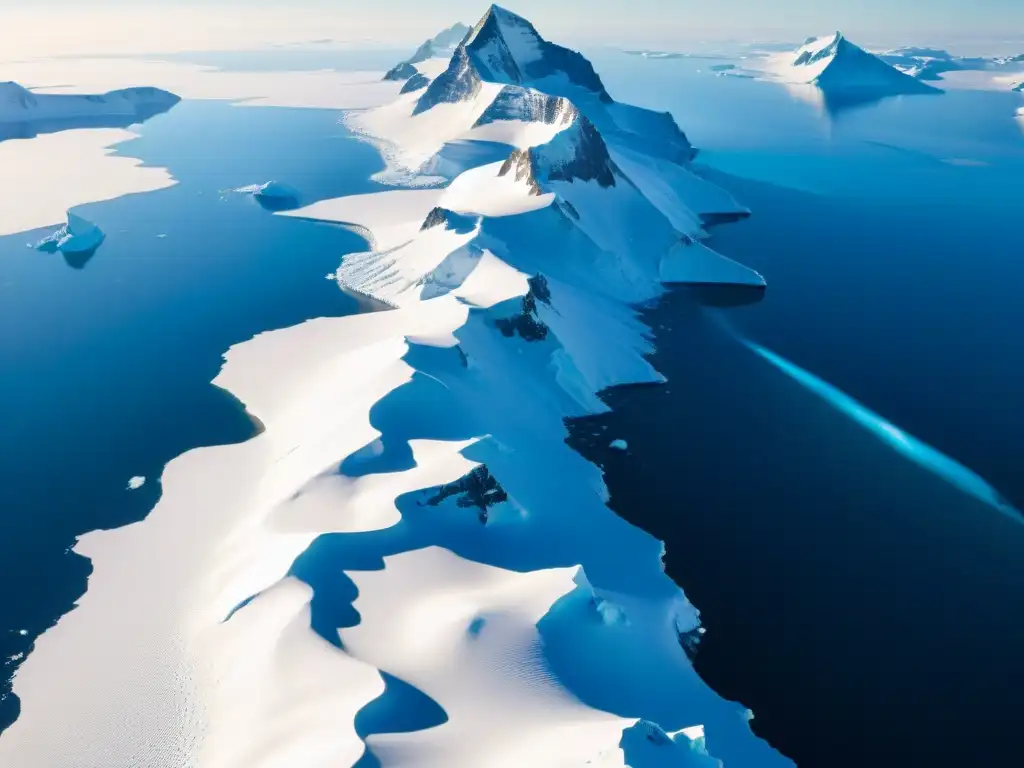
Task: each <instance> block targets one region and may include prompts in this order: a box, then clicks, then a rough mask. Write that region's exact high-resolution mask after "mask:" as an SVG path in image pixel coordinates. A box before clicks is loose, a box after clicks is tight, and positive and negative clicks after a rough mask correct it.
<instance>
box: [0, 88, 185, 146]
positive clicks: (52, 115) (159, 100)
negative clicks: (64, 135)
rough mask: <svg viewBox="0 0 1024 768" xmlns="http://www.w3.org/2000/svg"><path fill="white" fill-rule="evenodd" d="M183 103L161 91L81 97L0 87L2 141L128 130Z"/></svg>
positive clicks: (111, 93) (0, 136) (151, 89)
mask: <svg viewBox="0 0 1024 768" xmlns="http://www.w3.org/2000/svg"><path fill="white" fill-rule="evenodd" d="M180 100H181V99H179V98H178V97H177V96H175V95H174V94H173V93H169V92H168V91H164V90H161V89H159V88H124V89H122V90H118V91H110V92H109V93H104V94H100V95H78V94H55V93H33V92H32V91H30V90H28V89H27V88H24V87H22V86H20V85H18V84H17V83H13V82H6V83H0V140H3V139H10V138H30V137H32V136H36V135H38V134H40V133H52V132H54V131H61V130H66V129H68V128H102V127H106V128H125V127H127V126H129V125H132V124H134V123H140V122H142V121H144V120H147V119H149V118H150V117H153V116H154V115H158V114H160V113H162V112H166V111H167V110H169V109H170V108H171V107H173V106H174V105H175V104H177V103H178V102H179V101H180Z"/></svg>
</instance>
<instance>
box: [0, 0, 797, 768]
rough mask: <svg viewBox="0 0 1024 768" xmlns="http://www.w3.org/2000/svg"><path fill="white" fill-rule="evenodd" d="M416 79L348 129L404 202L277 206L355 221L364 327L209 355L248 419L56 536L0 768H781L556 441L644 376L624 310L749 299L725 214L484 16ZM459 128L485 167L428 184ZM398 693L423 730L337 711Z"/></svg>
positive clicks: (678, 151)
mask: <svg viewBox="0 0 1024 768" xmlns="http://www.w3.org/2000/svg"><path fill="white" fill-rule="evenodd" d="M418 66H424V64H420V65H418ZM431 66H433V65H427V66H425V69H426V70H427V71H429V72H430V74H428V72H427V71H423V70H419V69H418V70H417V71H419V72H423V74H424V76H425V77H428V76H429V77H430V79H431V82H430V84H429V85H428V86H427V87H426V88H422V89H417V90H414V91H409V92H407V93H404V94H398V95H397V98H396V99H395V101H394V102H392V103H389V104H386V105H382V106H379V107H374V108H370V109H364V110H354V111H351V112H348V113H346V114H345V116H344V119H345V121H346V123H347V124H349V125H351V126H353V127H354V128H355V129H357V130H359V131H360V132H361V133H362V135H363V136H364V138H365V139H366V140H367V141H372V142H374V144H375V145H376V146H378V147H379V148H380V150H381V152H382V156H383V157H384V158H385V160H386V162H387V163H388V166H389V168H388V172H389V173H390V176H389V177H388V178H389V180H391V181H393V182H397V183H400V184H401V186H399V187H397V188H393V189H390V190H387V191H382V192H377V193H373V194H367V195H357V196H349V197H344V198H337V199H332V200H321V201H317V202H313V203H311V204H309V205H305V206H303V207H301V208H297V209H294V210H289V211H279V212H277V213H276V214H275V215H281V216H290V217H296V218H300V219H309V220H316V221H327V222H332V223H337V224H341V225H344V226H347V227H350V228H352V229H353V230H354V231H356V232H358V233H359V234H361V235H362V236H363V237H364V238H365V239H366V242H367V250H366V251H364V252H361V253H353V254H348V255H346V256H345V257H344V259H343V260H342V262H341V264H340V266H339V267H338V269H337V271H336V273H335V274H334V275H333V276H332V277H333V279H335V280H336V281H337V282H338V284H339V287H340V288H342V289H344V290H346V291H349V292H352V293H354V294H356V295H360V296H363V297H365V298H366V299H367V300H368V301H372V302H373V303H374V304H375V306H377V307H378V308H379V309H380V311H375V312H367V313H363V314H357V315H351V316H346V317H327V318H318V319H313V320H309V321H307V322H305V323H302V324H300V325H297V326H294V327H290V328H283V329H279V330H276V331H271V332H268V333H263V334H260V335H258V336H256V337H255V338H253V339H250V340H248V341H244V342H242V343H240V344H237V345H235V346H233V347H232V348H231V349H229V350H228V351H227V352H226V354H225V359H224V365H223V367H222V369H221V371H220V373H219V374H218V375H217V377H216V379H215V380H214V382H213V383H214V385H216V386H218V387H220V388H222V389H225V390H227V391H228V392H230V393H232V394H233V395H234V396H235V397H236V398H238V400H239V401H240V402H241V403H242V404H244V407H245V409H246V411H247V412H248V413H249V414H250V415H251V416H252V418H253V420H254V423H258V429H257V430H256V434H254V436H253V437H252V438H251V439H250V440H248V441H246V442H243V443H239V444H234V445H222V446H211V447H204V448H198V449H195V450H191V451H189V452H187V453H185V454H183V455H182V456H179V457H178V458H176V459H174V460H173V461H171V462H170V463H169V464H168V465H167V466H166V467H165V468H164V471H163V473H162V476H161V478H160V483H161V488H162V496H161V498H160V500H159V501H158V503H157V504H156V506H155V507H154V509H153V510H152V511H151V513H150V514H149V516H148V517H147V518H146V519H145V520H144V521H142V522H139V523H136V524H133V525H129V526H126V527H123V528H119V529H116V530H109V531H96V532H93V533H90V534H87V535H86V536H84V537H82V538H81V539H80V540H79V542H78V543H77V544H76V546H75V550H76V551H77V552H78V553H80V554H82V555H83V556H85V557H88V558H90V559H91V561H92V567H93V570H92V574H91V576H90V579H89V588H88V591H87V592H86V593H85V595H83V596H82V598H81V599H80V600H79V601H78V605H77V608H76V610H74V611H72V612H71V613H69V614H67V615H66V616H64V617H62V618H61V619H60V621H59V622H58V623H57V624H56V625H55V626H54V627H53V628H52V629H50V630H49V631H47V632H46V633H44V634H43V635H42V636H41V637H40V638H39V639H38V641H37V642H36V645H35V649H34V650H33V652H32V654H31V655H30V656H29V657H28V659H27V660H26V661H25V662H24V664H23V665H22V666H21V667H20V668H19V669H18V671H17V674H16V678H15V683H14V685H15V692H16V693H17V695H18V696H19V697H20V699H21V702H22V715H21V717H20V718H19V720H18V721H16V722H15V724H14V725H13V726H12V727H11V728H10V729H9V730H8V731H7V732H5V733H4V735H3V737H2V738H0V763H2V764H4V765H8V764H10V765H18V766H25V768H43V767H44V766H50V765H130V764H145V765H148V766H154V768H181V767H182V766H199V767H202V766H216V767H217V768H233V767H234V766H238V768H242V766H244V767H245V768H276V767H277V766H281V765H302V766H304V768H317V767H318V766H324V768H326V767H327V766H337V765H357V764H359V765H366V764H372V763H374V762H376V763H377V764H380V765H381V766H385V767H386V768H389V767H391V766H438V768H440V766H452V765H473V766H493V767H494V768H521V766H524V765H529V766H538V767H541V766H552V767H555V766H566V765H584V764H591V765H600V766H604V768H611V767H612V766H614V767H615V768H625V766H627V765H629V766H632V767H633V768H639V767H640V766H643V767H644V768H647V767H648V766H666V767H667V766H676V765H694V766H708V768H710V766H713V765H721V764H722V763H724V764H725V765H728V766H730V767H735V768H744V767H750V768H774V767H775V766H787V765H790V764H791V763H790V762H789V761H788V760H787V759H786V758H784V757H783V756H782V755H780V754H779V753H778V752H776V751H775V750H774V749H772V748H771V747H770V746H769V745H767V744H765V743H764V742H762V741H760V740H759V739H758V738H756V737H755V736H754V735H753V733H752V732H751V730H750V727H749V717H748V712H747V710H746V709H745V708H744V707H743V706H741V705H739V704H735V703H732V702H728V701H725V700H723V699H721V698H720V697H719V696H717V695H716V694H715V693H714V692H713V691H711V690H710V689H708V687H707V686H706V685H705V684H704V683H703V682H702V681H701V680H700V678H699V677H698V675H697V674H696V672H695V671H694V669H693V666H692V664H691V662H690V659H689V658H688V656H687V653H686V650H685V648H686V644H687V642H688V638H689V637H691V636H692V634H693V633H694V632H697V631H699V628H700V617H699V612H698V611H697V609H696V608H695V607H694V606H693V605H691V604H690V603H689V601H688V600H687V599H686V596H685V595H684V594H683V592H682V591H681V590H680V588H679V587H678V586H677V585H676V584H675V583H673V582H672V581H671V579H670V578H669V577H668V576H667V575H666V574H665V572H664V568H663V565H662V559H661V558H662V554H663V545H662V544H661V542H659V541H657V540H656V539H654V538H653V537H651V536H650V535H649V534H647V533H645V532H644V531H642V530H640V529H638V528H636V527H634V526H632V525H630V524H629V523H627V522H625V521H624V520H623V519H621V518H619V517H618V516H617V515H616V514H614V512H612V511H611V510H610V509H609V507H608V505H607V502H608V490H607V488H606V487H605V484H604V481H603V475H602V471H601V470H600V469H599V468H598V467H597V466H595V465H593V464H590V463H589V462H587V461H586V460H584V459H583V458H582V456H580V455H579V454H577V453H576V452H574V451H573V450H572V449H571V448H570V447H569V446H568V445H567V444H566V442H565V438H566V437H567V428H566V426H565V420H566V419H567V418H570V417H573V416H580V415H585V414H592V413H597V412H601V411H603V410H607V407H608V406H607V405H606V404H605V403H604V402H603V401H602V399H601V398H600V396H599V395H600V393H601V392H602V391H603V390H605V389H607V388H608V387H612V386H616V385H621V384H630V383H650V384H657V383H661V382H663V381H664V377H663V376H662V375H661V374H660V373H659V372H658V371H657V370H656V369H655V368H654V367H653V366H652V364H651V363H650V361H649V360H648V359H647V355H648V354H649V353H650V352H651V351H652V349H653V347H652V340H651V331H650V329H649V328H647V327H646V326H645V325H644V324H643V323H642V322H641V320H640V317H639V314H638V310H637V308H636V307H637V305H638V304H643V303H646V302H650V301H656V300H657V299H658V298H659V297H660V296H662V295H663V294H664V293H665V291H667V290H668V289H669V286H671V285H673V284H684V285H698V286H699V285H721V286H731V285H741V286H744V287H750V286H755V287H757V288H758V289H763V288H764V286H765V281H764V279H763V277H761V276H760V275H759V274H757V273H756V272H754V271H753V270H750V269H749V268H747V267H745V266H743V265H741V264H738V263H737V262H734V261H732V260H729V259H727V258H725V257H724V256H722V255H720V254H717V253H716V252H715V251H714V250H713V249H712V248H710V247H709V246H708V245H707V244H706V242H705V241H706V240H707V238H708V233H707V231H706V227H707V225H708V223H709V222H715V221H719V220H721V219H722V217H724V218H726V219H729V218H740V217H743V216H746V215H749V214H750V211H748V210H747V209H746V208H745V207H744V206H742V204H740V203H739V202H738V201H736V200H735V199H733V198H732V196H731V195H729V193H728V192H726V191H725V190H723V189H721V188H719V187H717V186H716V185H714V184H713V183H711V182H709V181H707V180H705V179H704V178H702V177H701V175H700V172H699V169H698V168H696V167H695V166H694V165H693V158H694V156H695V154H696V150H695V149H694V147H693V146H692V145H691V144H690V142H689V140H688V139H687V137H686V135H685V134H684V133H683V131H682V130H681V129H680V128H679V126H678V125H677V124H676V122H675V120H674V119H673V118H672V117H671V115H668V114H664V113H658V112H652V111H650V110H645V109H641V108H638V107H633V106H630V105H626V104H622V103H619V102H617V101H615V100H614V99H613V97H612V96H611V94H610V93H609V92H608V91H607V90H606V89H605V88H604V85H603V83H602V82H601V80H600V77H599V76H598V75H597V73H596V72H595V71H594V69H593V67H592V66H591V65H590V64H589V62H587V61H586V59H584V58H583V57H582V56H581V55H580V54H578V53H576V52H573V51H570V50H568V49H566V48H562V47H560V46H557V45H554V44H553V43H549V42H548V41H546V40H544V39H543V38H542V37H541V36H540V34H539V33H538V32H537V31H536V29H535V28H534V27H533V25H532V24H531V23H530V22H528V21H527V20H525V19H523V18H522V17H519V16H517V15H515V14H513V13H511V12H510V11H507V10H504V9H502V8H500V7H497V6H493V7H492V8H490V9H489V10H488V11H487V13H486V14H485V15H484V17H483V18H482V19H481V20H480V21H479V22H478V23H477V24H476V25H475V26H474V27H473V28H472V29H471V30H469V31H468V32H467V33H466V34H465V35H464V37H463V38H462V39H461V41H460V42H459V43H458V45H457V47H456V49H455V50H454V51H453V52H452V55H451V58H450V60H449V61H448V62H447V63H446V64H445V65H444V66H443V68H438V69H431V68H430V67H431ZM464 142H486V143H488V144H489V145H494V146H497V147H499V148H500V156H499V157H496V158H491V159H489V160H488V161H487V162H484V163H475V162H473V161H472V158H473V157H474V155H472V153H469V154H467V155H465V157H466V158H469V159H468V160H465V161H464V162H463V163H461V164H460V163H457V162H455V161H452V160H450V157H449V160H450V162H448V163H447V164H446V167H445V169H444V170H445V172H444V174H443V175H442V174H439V173H438V170H439V163H438V161H437V158H438V156H439V155H440V154H441V153H443V152H445V151H446V147H449V146H450V145H452V144H453V143H455V144H460V143H464ZM310 558H314V559H317V560H318V562H320V563H321V565H322V564H323V563H324V562H328V563H330V568H328V569H324V568H323V567H319V568H316V569H312V567H311V565H310V563H309V562H307V561H308V560H309V559H310ZM311 570H316V573H315V574H313V573H311ZM140 595H144V596H145V600H144V601H141V602H140V600H139V596H140ZM338 595H345V597H344V598H337V596H338ZM336 603H338V604H340V605H343V607H344V608H345V611H346V616H350V618H348V619H342V618H338V617H336V616H335V615H334V614H333V613H332V610H334V609H335V608H337V607H338V605H337V604H336ZM110 627H116V628H117V631H116V632H111V631H109V628H110ZM314 627H315V628H314ZM396 681H398V682H400V683H401V685H402V686H404V687H405V689H406V690H407V691H411V692H412V694H410V695H415V697H416V698H417V700H418V701H421V702H428V703H429V704H430V708H431V710H432V711H434V712H435V713H437V712H440V713H441V714H442V717H439V718H437V722H431V723H430V724H428V725H423V726H422V727H417V728H414V729H410V728H407V727H402V726H401V725H400V723H399V722H397V721H396V720H394V719H393V718H392V719H389V718H387V717H384V718H383V720H382V721H381V722H379V723H377V724H376V725H375V726H374V727H373V728H371V729H366V728H365V727H364V725H359V723H363V722H364V721H363V720H362V719H361V718H360V714H361V713H365V712H367V711H369V710H368V708H370V707H371V706H373V705H375V704H377V705H380V706H381V707H382V708H383V709H387V708H388V707H389V706H395V707H398V708H399V709H401V705H400V698H401V697H400V696H399V697H398V698H396V696H397V694H396V693H395V685H396ZM96 702H103V706H99V707H98V706H96V705H95V703H96ZM54 733H59V734H61V738H59V739H56V738H53V737H52V734H54Z"/></svg>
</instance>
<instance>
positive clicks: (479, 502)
mask: <svg viewBox="0 0 1024 768" xmlns="http://www.w3.org/2000/svg"><path fill="white" fill-rule="evenodd" d="M452 496H457V497H458V498H457V499H456V500H455V504H456V505H457V506H459V507H462V508H464V509H471V508H473V507H475V508H476V509H477V510H479V511H478V513H477V516H478V517H479V518H480V522H481V523H486V522H487V517H488V512H487V510H488V509H489V508H490V507H493V506H494V505H496V504H501V503H502V502H504V501H507V500H508V494H507V493H506V492H505V489H504V488H502V487H501V484H500V483H499V482H498V481H497V480H495V479H494V476H493V475H492V474H491V473H490V471H489V470H488V469H487V467H486V465H481V466H479V467H476V468H475V469H473V471H471V472H470V473H469V474H468V475H463V476H462V477H460V478H459V479H458V480H456V481H455V482H454V483H449V484H448V485H443V486H441V487H440V488H439V489H438V491H437V493H436V494H435V495H434V496H431V497H430V498H429V499H427V502H426V503H427V505H428V506H431V507H436V506H437V505H439V504H440V503H441V502H443V501H444V500H445V499H448V498H451V497H452Z"/></svg>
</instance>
